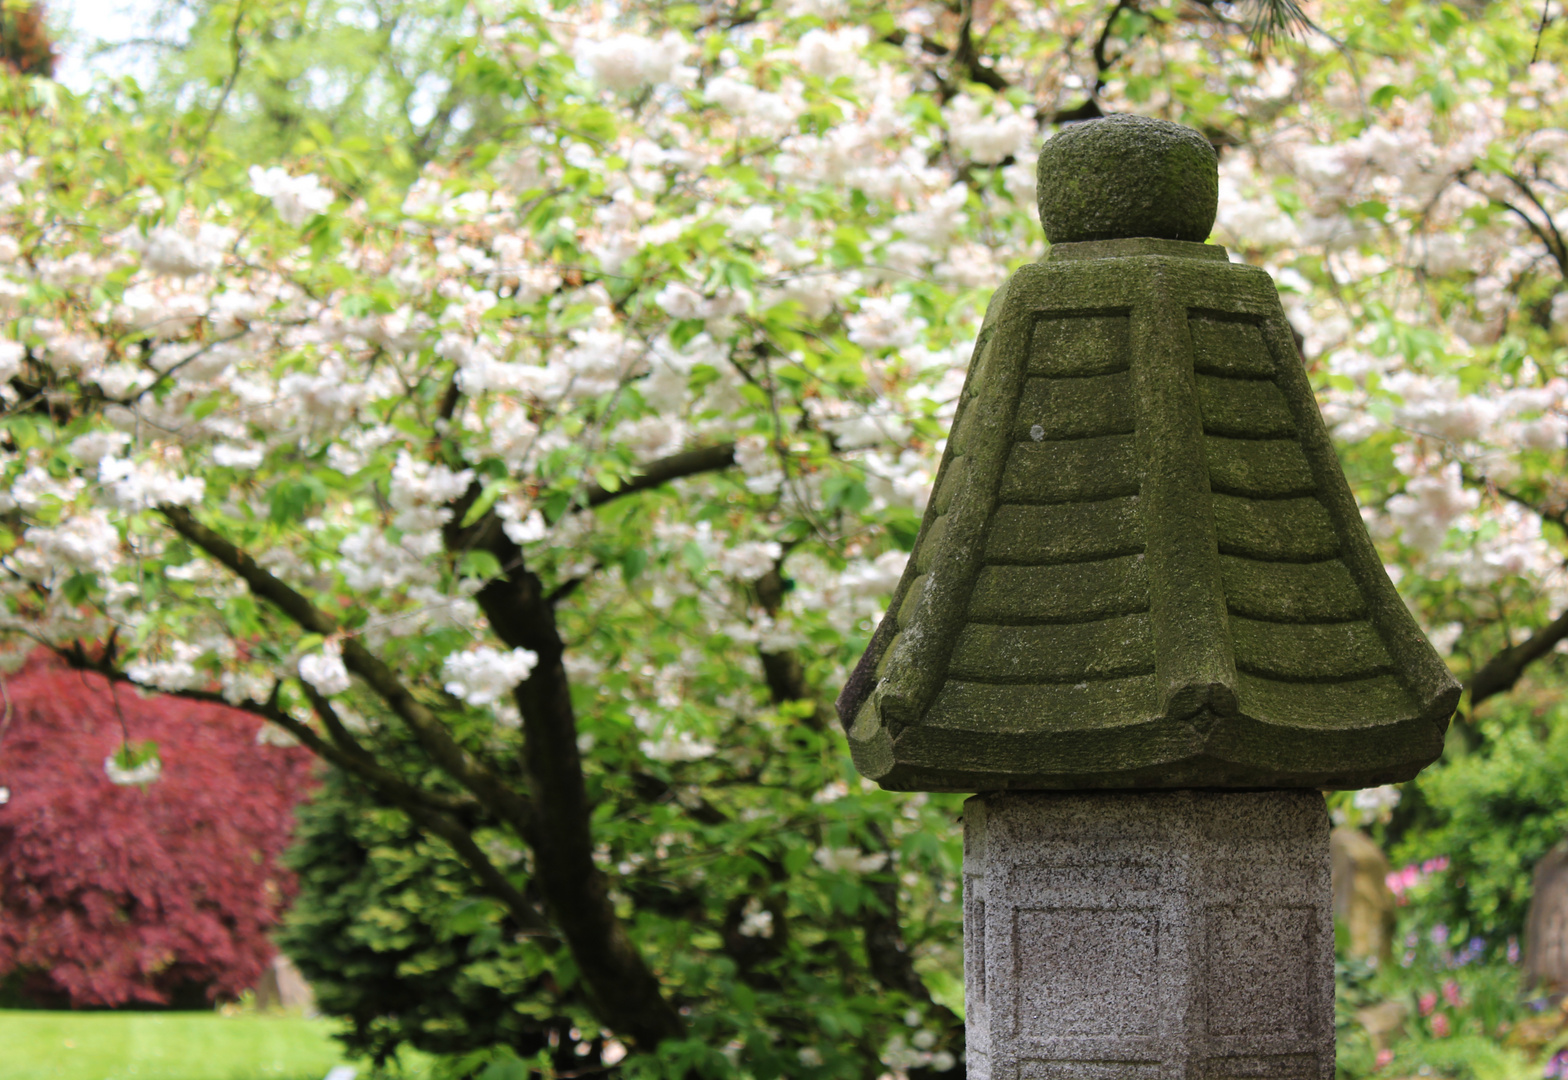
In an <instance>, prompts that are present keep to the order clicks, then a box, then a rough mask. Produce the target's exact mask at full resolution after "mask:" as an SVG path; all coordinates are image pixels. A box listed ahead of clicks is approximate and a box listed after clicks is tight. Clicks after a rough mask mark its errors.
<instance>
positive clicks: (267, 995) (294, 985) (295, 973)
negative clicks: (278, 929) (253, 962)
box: [256, 953, 316, 1014]
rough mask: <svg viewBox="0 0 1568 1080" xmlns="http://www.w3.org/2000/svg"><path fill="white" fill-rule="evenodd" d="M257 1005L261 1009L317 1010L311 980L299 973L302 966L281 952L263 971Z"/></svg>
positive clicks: (264, 1010)
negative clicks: (295, 963) (309, 981)
mask: <svg viewBox="0 0 1568 1080" xmlns="http://www.w3.org/2000/svg"><path fill="white" fill-rule="evenodd" d="M256 1008H257V1009H260V1010H261V1011H262V1012H267V1011H270V1010H273V1009H282V1010H283V1011H285V1012H301V1013H307V1014H313V1013H314V1012H315V1011H316V995H315V994H314V993H313V992H312V991H311V989H310V983H308V982H306V981H305V976H304V975H301V974H300V970H299V968H297V967H295V966H294V961H292V960H290V959H289V958H288V957H286V956H284V955H283V954H282V953H279V954H278V955H277V956H274V957H273V958H272V963H270V964H268V965H267V970H265V971H263V972H262V973H261V978H260V980H258V981H257V983H256Z"/></svg>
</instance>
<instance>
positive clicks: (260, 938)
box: [0, 654, 311, 1007]
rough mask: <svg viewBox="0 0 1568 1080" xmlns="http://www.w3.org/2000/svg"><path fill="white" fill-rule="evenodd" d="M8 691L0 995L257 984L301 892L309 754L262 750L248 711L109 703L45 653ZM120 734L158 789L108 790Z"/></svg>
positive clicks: (133, 694)
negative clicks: (286, 855)
mask: <svg viewBox="0 0 1568 1080" xmlns="http://www.w3.org/2000/svg"><path fill="white" fill-rule="evenodd" d="M0 689H3V690H4V691H5V696H6V697H8V698H9V700H10V720H9V723H8V724H5V723H4V722H3V721H0V726H3V727H4V729H5V730H4V732H3V736H0V788H7V789H9V791H10V799H9V801H8V802H5V803H4V804H3V805H0V981H5V982H8V983H9V984H10V985H11V986H12V987H13V989H16V988H19V989H20V990H21V991H22V992H23V993H24V994H26V995H28V996H30V997H32V998H34V999H35V1000H40V1001H50V1000H53V1001H69V1003H70V1004H72V1005H73V1006H78V1007H80V1006H106V1005H107V1006H114V1005H124V1004H129V1003H133V1002H140V1003H145V1004H151V1005H156V1004H166V1003H168V1002H169V1001H170V1000H171V999H173V998H175V997H176V996H177V997H179V998H180V999H188V998H189V997H190V996H191V991H192V990H195V989H200V990H203V991H205V994H206V996H207V997H208V998H209V999H211V998H223V997H232V996H234V995H237V994H238V993H239V992H240V991H242V990H244V989H246V988H247V987H250V986H252V985H253V984H254V983H255V982H256V980H257V978H258V977H259V976H260V974H261V972H262V969H263V968H264V967H265V966H266V964H267V962H268V961H269V960H270V958H271V956H272V955H273V952H274V950H273V948H272V946H271V944H270V943H269V941H268V939H267V932H268V930H269V929H270V928H271V927H272V926H274V925H275V924H276V923H277V921H278V917H279V915H280V914H281V912H282V909H283V907H284V905H285V904H286V903H287V901H288V899H289V897H290V896H291V894H292V892H293V888H294V883H293V880H292V879H291V877H290V876H289V874H288V873H287V871H285V870H284V869H283V868H282V867H280V866H279V865H278V861H277V858H278V855H279V853H280V852H281V851H282V850H283V848H284V847H285V846H286V845H287V843H288V841H289V834H290V830H291V829H292V827H293V808H294V805H295V803H296V802H297V801H298V800H299V799H300V798H301V797H302V796H303V795H304V794H305V793H306V791H307V789H308V787H309V785H310V783H311V765H310V761H311V758H310V755H309V754H308V753H307V752H306V751H304V750H301V749H297V748H295V749H284V748H280V747H277V746H271V745H261V744H258V742H257V737H256V736H257V731H258V728H259V726H260V722H259V721H258V720H256V719H255V718H254V717H252V716H248V715H246V714H244V713H241V712H239V711H237V710H234V709H227V708H223V707H221V706H214V705H204V704H201V703H196V702H189V701H182V700H180V699H177V698H172V697H165V696H156V697H145V698H144V697H142V696H141V695H140V694H139V693H138V692H137V690H136V689H135V688H134V687H130V686H126V685H124V684H121V685H119V686H118V687H115V688H113V690H112V691H111V688H110V685H109V683H108V681H107V680H106V679H104V678H102V677H101V676H98V675H90V674H84V673H81V672H77V671H73V670H71V669H69V668H67V667H65V666H64V665H63V664H62V663H60V662H59V661H57V660H54V659H53V658H51V657H50V656H48V655H47V654H35V655H34V656H33V657H32V658H30V659H29V660H28V662H27V664H26V665H25V666H24V667H23V668H22V669H21V670H20V671H18V672H16V673H15V674H13V675H10V676H8V677H6V678H5V680H4V686H3V688H0ZM111 693H112V694H113V695H114V696H113V697H111ZM116 698H117V699H118V703H119V708H118V710H116V707H115V700H116ZM122 719H123V725H124V730H125V731H127V732H128V734H129V737H130V739H131V741H132V742H133V743H143V742H146V741H152V742H155V743H157V745H158V748H159V755H160V757H161V758H162V763H163V769H162V775H161V776H160V777H159V778H158V779H156V780H154V781H153V782H151V783H149V784H145V785H141V786H117V785H115V784H113V783H110V781H109V779H108V777H107V776H106V775H105V772H104V759H105V758H106V757H109V756H110V755H112V754H114V753H115V752H116V751H117V750H118V749H119V748H120V746H121V744H122V738H123V736H122Z"/></svg>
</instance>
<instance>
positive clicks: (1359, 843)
mask: <svg viewBox="0 0 1568 1080" xmlns="http://www.w3.org/2000/svg"><path fill="white" fill-rule="evenodd" d="M1328 847H1329V858H1330V861H1331V863H1332V865H1333V875H1334V918H1335V919H1336V920H1338V922H1339V924H1340V925H1341V926H1343V927H1344V928H1345V936H1346V939H1347V940H1346V952H1347V953H1348V954H1349V955H1351V956H1358V957H1362V958H1363V959H1369V960H1387V959H1388V958H1389V957H1390V956H1391V955H1392V954H1393V949H1394V894H1393V893H1392V892H1390V891H1389V888H1388V856H1386V855H1384V854H1383V849H1382V848H1380V847H1378V846H1377V844H1376V843H1374V842H1373V840H1372V838H1371V837H1370V836H1368V835H1367V834H1366V833H1364V832H1362V831H1361V830H1360V829H1351V828H1346V827H1343V826H1341V827H1340V828H1337V829H1335V830H1334V831H1333V832H1332V833H1331V834H1329V844H1328ZM1401 1019H1402V1018H1401ZM1368 1030H1370V1025H1369V1028H1368Z"/></svg>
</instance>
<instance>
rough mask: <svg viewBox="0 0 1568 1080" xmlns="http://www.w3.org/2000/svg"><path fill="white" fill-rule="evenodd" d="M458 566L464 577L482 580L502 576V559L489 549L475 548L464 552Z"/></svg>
mask: <svg viewBox="0 0 1568 1080" xmlns="http://www.w3.org/2000/svg"><path fill="white" fill-rule="evenodd" d="M458 567H459V573H461V574H462V576H463V577H470V578H479V579H480V580H481V581H490V580H492V579H493V578H498V577H500V576H501V560H500V559H497V558H496V557H495V556H494V555H493V554H491V553H490V552H488V551H483V550H478V549H475V550H473V551H465V552H463V557H462V559H461V560H459V562H458Z"/></svg>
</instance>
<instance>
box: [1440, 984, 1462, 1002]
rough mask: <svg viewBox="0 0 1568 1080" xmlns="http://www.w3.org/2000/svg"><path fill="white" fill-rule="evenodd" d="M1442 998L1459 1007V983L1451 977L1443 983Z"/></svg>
mask: <svg viewBox="0 0 1568 1080" xmlns="http://www.w3.org/2000/svg"><path fill="white" fill-rule="evenodd" d="M1443 999H1444V1000H1445V1001H1447V1002H1448V1003H1449V1004H1450V1005H1452V1006H1453V1007H1454V1008H1456V1009H1457V1008H1459V1004H1460V1001H1459V984H1458V983H1456V982H1455V981H1454V980H1453V979H1449V980H1448V981H1447V982H1446V983H1444V984H1443Z"/></svg>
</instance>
